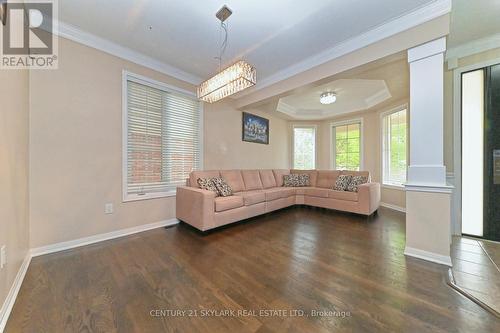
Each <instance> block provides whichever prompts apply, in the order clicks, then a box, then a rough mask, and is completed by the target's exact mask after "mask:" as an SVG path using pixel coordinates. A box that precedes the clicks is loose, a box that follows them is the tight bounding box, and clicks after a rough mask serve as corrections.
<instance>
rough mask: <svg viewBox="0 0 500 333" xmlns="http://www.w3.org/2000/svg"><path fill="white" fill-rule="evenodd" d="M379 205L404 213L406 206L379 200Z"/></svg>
mask: <svg viewBox="0 0 500 333" xmlns="http://www.w3.org/2000/svg"><path fill="white" fill-rule="evenodd" d="M380 206H381V207H385V208H389V209H392V210H395V211H398V212H401V213H406V208H405V207H401V206H397V205H393V204H388V203H385V202H381V203H380Z"/></svg>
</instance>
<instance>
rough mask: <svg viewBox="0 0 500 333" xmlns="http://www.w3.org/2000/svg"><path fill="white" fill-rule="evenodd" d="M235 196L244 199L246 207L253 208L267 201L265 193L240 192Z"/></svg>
mask: <svg viewBox="0 0 500 333" xmlns="http://www.w3.org/2000/svg"><path fill="white" fill-rule="evenodd" d="M234 195H237V196H240V197H243V203H244V204H245V206H251V205H255V204H258V203H261V202H264V201H266V194H265V193H264V191H247V192H238V193H235V194H234Z"/></svg>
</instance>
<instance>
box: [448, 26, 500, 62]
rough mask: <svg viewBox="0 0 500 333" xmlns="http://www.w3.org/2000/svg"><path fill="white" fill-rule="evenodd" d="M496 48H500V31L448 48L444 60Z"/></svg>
mask: <svg viewBox="0 0 500 333" xmlns="http://www.w3.org/2000/svg"><path fill="white" fill-rule="evenodd" d="M496 48H500V33H498V34H495V35H491V36H488V37H484V38H481V39H476V40H473V41H471V42H468V43H465V44H462V45H458V46H455V47H453V48H450V49H449V50H448V51H447V52H446V60H449V59H460V58H464V57H467V56H470V55H474V54H477V53H481V52H485V51H489V50H492V49H496Z"/></svg>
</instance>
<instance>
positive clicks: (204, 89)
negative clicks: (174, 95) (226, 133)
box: [198, 60, 257, 103]
mask: <svg viewBox="0 0 500 333" xmlns="http://www.w3.org/2000/svg"><path fill="white" fill-rule="evenodd" d="M256 83H257V71H256V69H255V67H253V66H252V65H250V64H249V63H247V62H245V61H243V60H240V61H238V62H237V63H235V64H233V65H231V66H229V67H228V68H226V69H224V70H223V71H221V72H220V73H218V74H216V75H215V76H213V77H212V78H210V79H208V80H206V81H205V82H203V83H202V84H200V86H199V87H198V98H199V99H201V100H202V101H205V102H208V103H213V102H216V101H218V100H220V99H223V98H225V97H228V96H230V95H232V94H236V93H237V92H239V91H242V90H244V89H246V88H248V87H251V86H253V85H255V84H256Z"/></svg>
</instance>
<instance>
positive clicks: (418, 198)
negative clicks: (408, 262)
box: [405, 186, 451, 266]
mask: <svg viewBox="0 0 500 333" xmlns="http://www.w3.org/2000/svg"><path fill="white" fill-rule="evenodd" d="M431 188H433V189H436V187H431ZM428 189H429V186H427V187H424V190H422V189H420V188H418V187H417V188H415V189H414V188H413V187H412V186H407V187H406V248H405V255H408V256H412V257H416V258H420V259H424V260H428V261H431V262H435V263H438V264H442V265H447V266H451V258H450V241H451V232H450V230H451V218H450V213H451V208H450V207H451V189H448V188H445V190H446V191H429V190H428ZM437 189H442V187H437Z"/></svg>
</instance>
